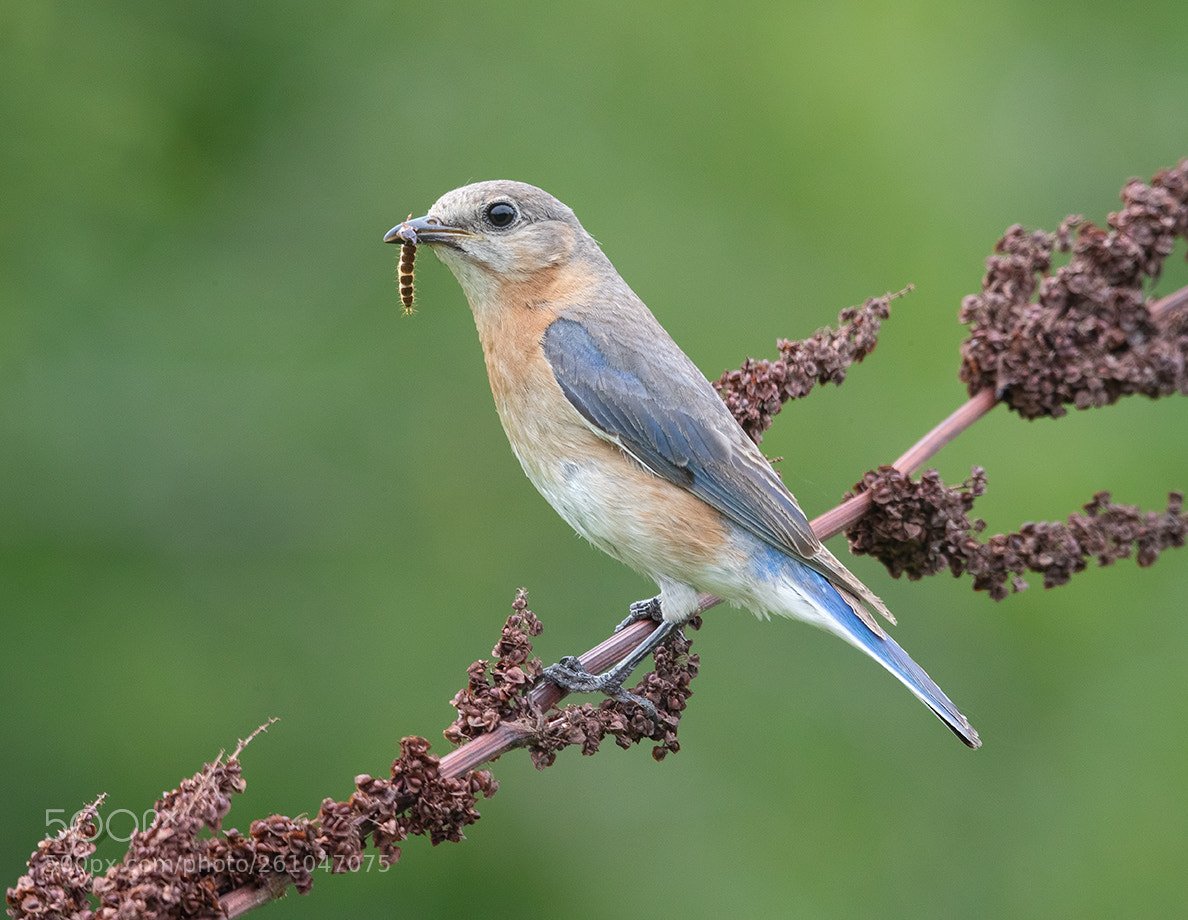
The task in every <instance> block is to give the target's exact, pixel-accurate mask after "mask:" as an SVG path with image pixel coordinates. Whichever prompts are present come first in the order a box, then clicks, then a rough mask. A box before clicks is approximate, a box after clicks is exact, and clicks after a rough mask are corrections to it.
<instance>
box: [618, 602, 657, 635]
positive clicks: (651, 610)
mask: <svg viewBox="0 0 1188 920" xmlns="http://www.w3.org/2000/svg"><path fill="white" fill-rule="evenodd" d="M628 610H629V613H628V614H627V616H626V617H624V618H623V622H622V623H620V624H619V625H618V626H616V627H615V632H622V631H623V630H624V629H626V628H627V627H628V626H630V625H631V624H632V623H638V622H639V621H640V620H655V621H656V622H657V623H659V622H660V618H661V612H660V598H659V597H658V596H657V597H649V598H648V599H647V600H646V601H636V602H635V603H634V604H632V605H631V606H630V607H629V608H628Z"/></svg>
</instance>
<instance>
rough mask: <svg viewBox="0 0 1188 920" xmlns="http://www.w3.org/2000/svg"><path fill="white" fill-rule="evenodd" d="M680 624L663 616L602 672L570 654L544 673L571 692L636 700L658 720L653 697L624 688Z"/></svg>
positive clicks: (650, 716)
mask: <svg viewBox="0 0 1188 920" xmlns="http://www.w3.org/2000/svg"><path fill="white" fill-rule="evenodd" d="M633 606H634V605H633ZM679 628H680V624H679V623H672V622H668V621H665V620H661V621H660V625H659V626H657V627H656V628H655V629H654V630H653V631H652V633H651V634H650V635H649V636H648V637H647V638H646V639H644V641H643V642H642V643H641V644H640V645H639V647H638V648H636V649H635V650H634V651H632V652H631V654H630V655H628V656H627V657H626V658H624V659H623V660H622V661H620V662H619V663H618V664H617V665H615V666H614V667H613V668H611V669H610V670H609V671H604V672H603V673H602V674H591V673H590V672H589V671H587V670H586V669H585V668H584V667H582V663H581V661H580V660H579V659H577V658H574V657H573V656H572V655H569V656H566V657H565V658H562V659H561V660H560V661H559V662H557V664H551V665H549V666H548V667H547V668H545V669H544V671H543V672H542V675H541V676H543V677H544V678H545V680H547V681H549V682H550V683H554V684H556V685H557V686H558V687H560V688H561V689H563V690H568V691H569V692H571V693H605V694H606V695H607V696H609V697H610V698H611V699H615V700H618V701H619V702H620V703H634V704H635V705H636V706H639V707H640V708H642V709H643V710H644V712H646V713H647V714H648V718H650V719H652V720H655V718H656V707H655V706H653V705H652V702H651V700H646V699H644V698H643V697H642V696H639V695H638V694H635V693H628V692H627V691H626V690H624V689H623V682H624V681H626V680H627V678H628V677H630V676H631V672H632V671H634V670H635V668H636V667H637V666H638V665H639V663H640V662H641V661H643V660H644V659H645V658H647V657H648V655H650V654H652V652H653V651H655V649H656V648H657V647H659V645H660V644H661V643H662V642H664V640H665V639H667V638H668V637H669V636H670V635H672V634H673V633H674V632H675V631H676V630H677V629H679Z"/></svg>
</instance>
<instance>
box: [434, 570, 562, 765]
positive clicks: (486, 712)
mask: <svg viewBox="0 0 1188 920" xmlns="http://www.w3.org/2000/svg"><path fill="white" fill-rule="evenodd" d="M543 629H544V626H543V625H542V624H541V622H540V620H538V619H537V618H536V614H534V613H533V612H532V611H531V610H529V609H528V594H527V592H526V591H525V590H524V589H523V588H520V589H519V590H518V591H517V592H516V598H515V600H514V601H512V612H511V616H509V617H508V618H507V621H506V622H505V623H504V624H503V631H502V632H501V633H500V636H499V641H498V642H497V643H495V647H494V648H493V649H491V656H492V658H494V664H492V663H491V662H490V661H488V660H487V659H485V658H480V659H479V660H478V661H476V662H474V663H473V664H472V665H471V666H470V667H469V668H467V669H466V674H467V677H468V680H467V684H466V686H465V687H464V688H462V689H461V690H459V691H458V692H457V694H455V696H454V698H453V699H452V700H451V701H450V705H451V706H453V707H454V709H456V710H457V711H458V718H457V719H455V720H454V721H453V723H451V724H450V726H449V727H448V728H446V730H445V732H444V734H445V737H446V740H447V741H449V742H451V743H452V744H461V743H462V742H464V741H468V740H470V739H472V738H477V737H478V736H479V735H485V734H486V733H487V732H489V731H491V730H492V729H494V728H495V727H496V726H497V725H499V723H501V722H512V721H518V720H521V719H528V720H533V721H535V720H537V719H539V717H540V714H539V713H536V712H534V711H532V708H531V707H530V706H529V704H528V700H527V692H528V690H529V689H530V687H531V686H532V683H533V681H535V680H536V679H537V678H538V677H539V676H540V672H541V670H542V668H541V663H540V659H539V658H536V657H533V655H532V639H533V637H535V636H539V635H540V633H541V631H542V630H543Z"/></svg>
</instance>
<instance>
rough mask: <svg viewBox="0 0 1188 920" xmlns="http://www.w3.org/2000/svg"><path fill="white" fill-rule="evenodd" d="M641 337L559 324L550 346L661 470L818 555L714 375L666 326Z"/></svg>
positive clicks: (559, 374) (762, 533)
mask: <svg viewBox="0 0 1188 920" xmlns="http://www.w3.org/2000/svg"><path fill="white" fill-rule="evenodd" d="M649 318H650V317H649ZM649 325H651V324H649ZM633 333H634V335H633V336H632V340H631V341H624V340H623V337H622V336H615V337H612V336H610V335H609V334H608V333H607V331H606V330H605V329H603V328H601V327H600V326H599V325H598V324H596V323H591V322H590V321H589V320H581V321H579V320H577V319H574V318H571V317H568V316H562V317H560V318H558V319H557V320H555V321H554V322H553V323H552V324H551V325H550V326H549V327H548V329H546V330H545V334H544V338H543V340H542V344H543V347H544V354H545V357H546V358H547V359H548V361H549V364H550V365H551V367H552V370H553V374H554V376H555V377H556V378H557V383H558V384H559V385H560V386H561V390H562V392H564V394H565V396H566V398H567V399H568V400H569V401H570V402H571V403H572V404H573V406H574V407H575V408H576V409H577V410H578V412H580V413H581V414H582V416H583V417H585V419H586V420H587V421H588V422H589V423H590V424H591V425H593V426H595V427H596V428H597V429H598V430H599V431H601V432H603V433H604V434H605V435H606V436H607V437H608V438H610V439H611V440H613V441H615V442H617V443H618V444H619V445H620V446H621V447H622V448H623V449H624V450H625V451H627V452H628V453H630V454H631V455H632V456H633V457H635V459H636V460H638V461H639V462H640V463H642V464H643V465H644V466H646V467H647V468H648V469H650V470H651V471H652V472H653V473H655V474H656V475H658V476H662V477H663V478H665V479H667V480H668V481H670V482H672V483H674V484H675V485H678V486H681V487H682V488H685V489H688V490H689V491H690V492H692V493H693V494H694V495H696V496H698V497H699V498H700V499H702V501H704V502H706V503H707V504H708V505H710V506H712V507H713V508H716V509H717V510H718V511H719V512H721V513H722V514H723V515H725V516H726V517H727V518H729V519H730V520H732V521H734V522H735V523H736V524H738V525H739V526H740V527H742V528H744V529H746V530H748V531H750V532H751V533H752V534H754V535H755V536H756V537H758V538H759V539H760V540H763V541H764V542H765V543H768V544H770V545H771V546H774V547H776V548H777V549H781V550H783V551H785V552H791V553H794V554H796V555H797V556H798V557H800V558H802V559H806V560H810V561H812V560H813V557H814V556H817V555H818V553H819V551H820V549H821V544H820V542H819V541H818V540H817V538H816V536H815V535H814V534H813V531H812V528H811V527H810V526H809V522H808V519H807V518H806V517H805V515H804V512H803V511H801V510H800V506H799V505H797V503H796V499H794V498H793V497H792V495H791V493H789V492H788V490H787V489H786V488H785V487H784V484H783V483H782V482H781V481H780V478H779V476H777V475H776V473H775V471H774V470H773V469H772V468H771V465H770V464H769V463H768V462H767V461H766V460H765V459H764V457H763V455H762V454H761V453H759V450H758V449H757V448H756V447H755V445H754V444H753V443H752V442H751V440H750V439H749V438H748V437H747V435H746V433H745V432H744V431H743V430H742V428H741V427H739V425H738V423H737V422H735V420H734V417H733V416H732V415H731V414H730V411H729V410H728V409H727V408H726V406H725V405H724V404H723V403H722V400H721V399H720V398H719V397H718V394H717V393H715V392H714V390H713V388H712V387H711V386H710V385H709V383H708V382H707V381H706V379H705V377H703V376H702V374H701V372H700V371H699V370H697V368H696V366H695V365H694V364H693V363H692V362H691V361H690V360H689V359H688V358H687V357H686V356H685V354H684V353H683V352H682V351H681V350H680V349H679V348H677V346H676V344H675V343H673V341H672V340H671V339H670V338H669V337H668V335H667V333H665V332H664V331H663V329H661V328H660V327H659V325H658V324H656V325H654V326H653V328H651V329H638V328H637V329H635V330H633ZM649 333H650V334H649ZM825 555H828V554H825ZM822 561H824V560H822ZM843 571H844V570H843ZM827 574H832V573H827ZM847 574H848V573H847Z"/></svg>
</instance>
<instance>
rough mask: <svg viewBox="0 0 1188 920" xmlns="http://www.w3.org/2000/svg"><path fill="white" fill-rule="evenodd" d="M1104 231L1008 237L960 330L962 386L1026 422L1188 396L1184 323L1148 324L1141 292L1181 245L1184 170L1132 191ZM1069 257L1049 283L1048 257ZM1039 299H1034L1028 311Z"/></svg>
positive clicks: (967, 304)
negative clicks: (1129, 399)
mask: <svg viewBox="0 0 1188 920" xmlns="http://www.w3.org/2000/svg"><path fill="white" fill-rule="evenodd" d="M1122 202H1123V207H1122V210H1120V211H1118V212H1116V213H1113V214H1111V215H1110V216H1109V218H1108V221H1107V223H1108V229H1102V228H1099V227H1095V226H1093V225H1092V224H1089V223H1086V222H1084V221H1083V220H1082V219H1081V218H1079V217H1070V218H1067V219H1066V220H1065V221H1064V222H1063V223H1062V224H1061V226H1060V229H1059V230H1058V231H1057V232H1056V233H1054V234H1053V233H1045V232H1041V231H1036V232H1032V233H1028V232H1026V231H1025V230H1024V229H1023V228H1022V227H1019V226H1013V227H1011V228H1009V229H1008V230H1007V231H1006V234H1005V235H1004V236H1003V238H1002V239H1001V240H999V241H998V244H997V245H996V247H995V255H993V256H991V257H990V258H989V259H988V260H987V263H986V264H987V270H986V275H985V277H984V278H983V280H982V290H981V292H980V293H978V294H975V295H972V296H970V297H967V298H966V299H965V301H964V302H963V304H962V308H961V321H962V322H964V323H966V324H968V325H969V326H970V334H969V338H968V339H966V341H965V343H964V344H963V345H962V349H961V352H962V359H963V361H962V367H961V379H962V380H964V381H965V382H966V383H967V384H968V385H969V391H970V393H971V394H973V393H977V392H978V391H980V390H984V389H986V388H993V389H994V391H995V392H996V393H998V394H1000V395H1001V398H1002V399H1003V400H1004V401H1005V402H1006V403H1007V404H1008V405H1009V406H1010V407H1011V408H1012V409H1014V410H1015V411H1016V412H1018V413H1019V414H1021V415H1022V416H1024V417H1025V418H1037V417H1040V416H1060V415H1063V414H1064V413H1065V412H1066V411H1067V409H1066V407H1067V406H1069V405H1072V406H1075V407H1076V408H1078V409H1085V408H1088V407H1090V406H1104V405H1108V404H1110V403H1113V402H1115V401H1116V400H1118V399H1119V398H1121V397H1123V396H1127V395H1130V394H1135V393H1141V394H1143V395H1145V396H1149V397H1152V398H1155V397H1159V396H1167V395H1171V394H1173V393H1177V392H1178V393H1188V370H1186V369H1188V320H1186V319H1185V318H1184V317H1182V316H1181V317H1180V318H1179V319H1175V318H1173V319H1172V320H1171V322H1170V324H1168V325H1167V326H1161V325H1160V324H1158V323H1156V321H1155V320H1153V319H1152V317H1151V315H1150V313H1149V311H1148V309H1147V304H1146V296H1145V293H1144V285H1145V284H1146V283H1147V282H1148V281H1151V280H1154V279H1156V278H1158V277H1159V274H1160V270H1161V269H1162V267H1163V262H1164V260H1165V259H1166V258H1167V256H1168V254H1169V253H1171V251H1172V249H1173V247H1174V245H1175V242H1176V239H1177V238H1178V237H1184V236H1185V235H1188V160H1185V161H1183V162H1181V163H1180V164H1179V165H1178V166H1177V167H1175V168H1174V169H1169V170H1165V171H1163V172H1160V173H1159V174H1158V175H1156V176H1155V178H1154V179H1153V180H1152V181H1151V183H1150V184H1149V185H1148V184H1145V183H1143V182H1140V181H1139V180H1137V179H1134V180H1131V181H1130V182H1129V183H1127V185H1126V187H1125V188H1123V189H1122ZM1070 250H1071V252H1072V255H1071V258H1070V259H1069V260H1068V263H1067V264H1066V265H1064V266H1063V267H1061V268H1059V269H1058V270H1057V271H1056V272H1055V273H1054V274H1053V273H1051V269H1052V256H1053V253H1054V252H1068V251H1070ZM1033 298H1034V300H1033Z"/></svg>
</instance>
